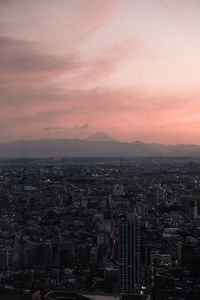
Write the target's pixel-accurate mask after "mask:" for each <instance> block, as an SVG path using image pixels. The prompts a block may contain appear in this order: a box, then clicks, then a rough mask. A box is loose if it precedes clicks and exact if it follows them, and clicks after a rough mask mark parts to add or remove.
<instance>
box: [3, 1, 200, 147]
mask: <svg viewBox="0 0 200 300" xmlns="http://www.w3.org/2000/svg"><path fill="white" fill-rule="evenodd" d="M199 11H200V1H199V0H190V1H188V0H56V1H55V0H48V1H43V0H0V142H7V141H12V140H18V139H38V138H85V137H87V136H88V135H90V134H92V133H94V132H96V131H104V132H106V133H108V134H110V135H111V136H113V137H114V138H116V139H118V140H120V141H135V140H141V141H143V142H148V143H151V142H158V143H165V144H167V143H168V144H176V143H177V144H178V143H185V144H188V143H194V144H200V39H199V36H200V19H199Z"/></svg>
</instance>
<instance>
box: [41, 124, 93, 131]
mask: <svg viewBox="0 0 200 300" xmlns="http://www.w3.org/2000/svg"><path fill="white" fill-rule="evenodd" d="M87 128H89V124H87V123H85V124H83V125H74V127H62V126H56V127H45V128H43V130H77V129H81V130H84V129H87Z"/></svg>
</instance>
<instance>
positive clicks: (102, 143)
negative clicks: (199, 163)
mask: <svg viewBox="0 0 200 300" xmlns="http://www.w3.org/2000/svg"><path fill="white" fill-rule="evenodd" d="M134 156H151V157H152V156H171V157H172V156H176V157H200V146H197V145H182V144H179V145H163V144H156V143H153V144H146V143H143V142H139V141H136V142H133V143H122V142H118V141H116V140H114V139H113V138H112V137H110V136H109V135H107V134H104V133H96V134H93V135H92V136H90V137H88V138H87V139H86V140H80V139H43V140H33V141H15V142H9V143H5V144H0V158H48V157H134Z"/></svg>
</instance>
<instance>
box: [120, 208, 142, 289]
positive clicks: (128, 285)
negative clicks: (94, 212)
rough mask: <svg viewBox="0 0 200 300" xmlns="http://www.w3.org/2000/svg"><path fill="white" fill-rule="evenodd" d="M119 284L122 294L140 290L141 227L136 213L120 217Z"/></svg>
mask: <svg viewBox="0 0 200 300" xmlns="http://www.w3.org/2000/svg"><path fill="white" fill-rule="evenodd" d="M118 240H119V242H118V261H119V285H120V293H121V294H138V293H139V290H140V285H139V282H140V228H139V220H138V218H137V216H135V215H134V214H127V215H125V216H124V217H122V218H120V221H119V231H118Z"/></svg>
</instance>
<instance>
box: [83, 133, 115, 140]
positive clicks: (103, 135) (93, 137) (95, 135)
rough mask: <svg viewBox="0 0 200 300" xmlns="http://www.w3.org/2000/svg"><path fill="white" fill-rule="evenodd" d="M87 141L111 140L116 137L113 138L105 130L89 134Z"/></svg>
mask: <svg viewBox="0 0 200 300" xmlns="http://www.w3.org/2000/svg"><path fill="white" fill-rule="evenodd" d="M85 140H86V141H89V142H109V141H116V140H115V139H114V138H112V137H111V136H110V135H108V134H107V133H105V132H101V131H99V132H95V133H93V134H92V135H90V136H88V137H87V138H86V139H85Z"/></svg>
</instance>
